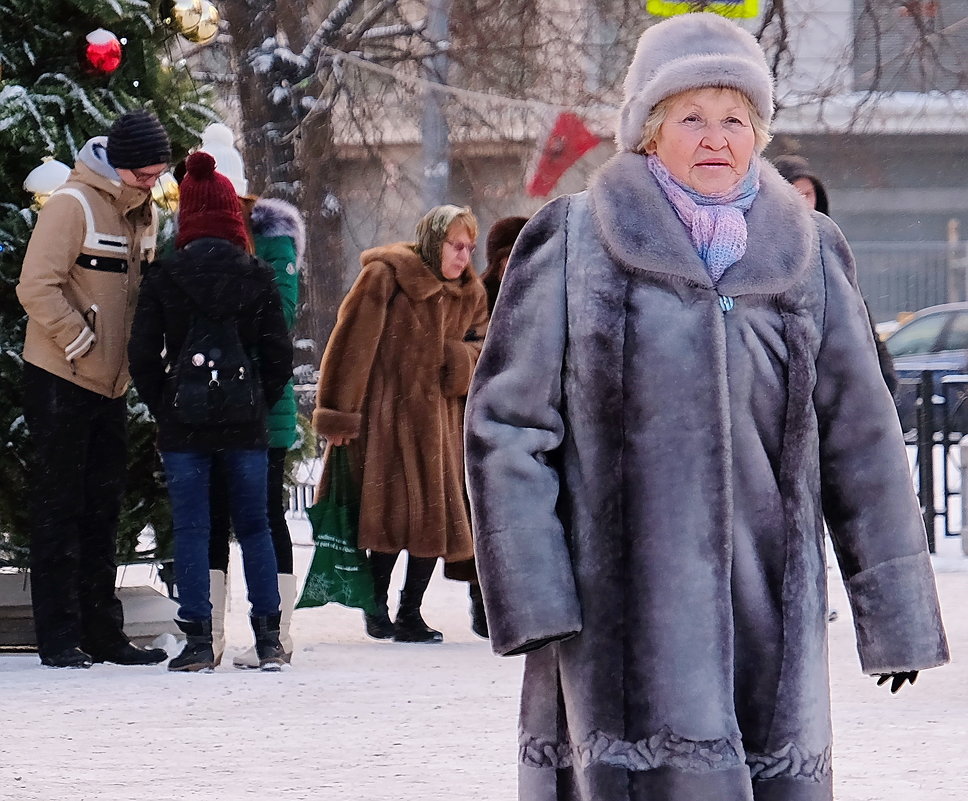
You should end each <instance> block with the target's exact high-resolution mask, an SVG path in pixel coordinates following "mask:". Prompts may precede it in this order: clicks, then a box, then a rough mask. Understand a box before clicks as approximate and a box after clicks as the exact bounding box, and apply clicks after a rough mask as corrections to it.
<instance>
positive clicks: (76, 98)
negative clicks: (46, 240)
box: [0, 0, 217, 565]
mask: <svg viewBox="0 0 968 801" xmlns="http://www.w3.org/2000/svg"><path fill="white" fill-rule="evenodd" d="M193 3H195V4H196V5H197V4H198V0H188V2H187V3H186V0H176V3H175V4H174V5H176V6H177V8H174V7H173V5H171V4H170V5H169V6H168V7H167V8H159V7H158V5H157V3H149V2H144V0H0V18H2V19H3V25H2V27H0V432H2V436H3V439H2V440H0V443H2V446H0V564H8V565H9V564H14V565H24V564H26V554H27V543H28V531H27V524H28V522H29V521H28V508H27V480H28V479H27V474H26V470H25V461H26V458H27V455H28V451H27V449H28V447H29V444H28V440H27V436H26V430H25V427H24V422H23V414H22V410H21V373H22V362H21V356H20V354H21V351H22V348H23V338H24V329H25V326H26V318H25V316H24V312H23V309H22V308H21V306H20V304H19V302H18V301H17V297H16V294H15V287H16V284H17V280H18V277H19V275H20V268H21V263H22V260H23V256H24V251H25V248H26V245H27V241H28V239H29V237H30V231H31V228H32V225H33V223H34V220H35V219H36V212H37V208H38V203H39V202H41V201H42V200H43V198H42V197H37V196H35V195H33V194H32V193H31V192H28V191H26V190H25V189H24V186H23V185H24V180H25V178H26V177H27V176H28V174H30V172H31V171H32V170H33V169H34V168H35V167H37V166H39V165H40V164H41V163H42V161H43V160H44V159H45V158H46V157H51V158H53V159H56V160H57V161H59V162H62V163H63V164H65V165H67V166H73V164H74V159H75V155H76V153H77V151H78V150H80V148H81V147H82V146H83V145H84V143H85V142H86V141H87V140H88V139H89V138H90V137H92V136H99V135H102V134H105V133H106V132H107V130H108V128H109V127H110V125H111V123H112V121H113V120H114V119H115V118H116V117H118V116H119V115H120V114H122V113H123V112H125V111H128V110H130V109H135V108H148V109H151V110H152V111H154V112H155V114H157V115H158V117H159V118H160V119H161V121H162V123H163V124H164V125H165V127H166V129H167V130H168V132H169V135H170V136H171V140H172V149H173V151H174V154H175V158H178V157H180V156H182V155H184V154H185V152H187V150H188V148H189V147H191V146H192V145H195V144H197V142H198V137H199V134H200V132H201V130H202V129H203V128H204V127H205V125H207V124H208V123H209V122H211V121H212V120H213V119H216V117H215V115H214V114H213V113H212V112H211V111H209V109H208V104H207V101H206V97H205V96H203V95H201V94H200V92H199V89H198V87H196V86H195V85H194V83H193V82H192V80H191V79H190V77H189V75H188V73H187V71H186V70H185V69H184V68H183V67H181V68H172V67H171V66H170V65H171V64H172V63H173V62H176V59H175V58H173V57H172V53H173V51H174V49H175V48H176V40H175V33H174V30H175V26H176V23H175V22H173V20H172V17H173V16H179V15H181V14H184V13H186V9H187V12H188V13H191V12H192V8H193ZM179 18H181V17H180V16H179ZM216 22H217V20H216ZM53 166H55V167H56V166H57V165H53ZM128 405H129V412H130V413H129V438H130V445H129V472H128V491H127V494H126V497H125V505H124V510H123V512H122V521H121V531H120V535H119V540H118V555H119V560H120V561H131V560H132V559H134V558H136V555H135V550H136V548H140V550H141V551H142V553H141V554H139V557H140V558H160V557H164V556H165V555H166V553H165V551H166V549H167V548H168V547H169V542H170V520H169V513H168V508H167V499H166V497H165V492H164V487H163V484H162V480H161V479H162V472H161V466H160V463H159V461H158V458H157V456H156V454H155V452H154V447H153V424H152V423H150V421H149V420H148V417H147V411H146V409H145V408H144V406H143V404H140V403H139V402H138V400H137V398H136V397H135V396H133V395H132V396H129V403H128ZM45 480H48V481H51V482H56V481H57V480H58V477H57V476H48V477H45ZM146 526H150V527H151V528H153V529H154V531H155V535H156V537H155V546H154V547H152V546H151V544H150V538H149V539H148V543H149V544H148V550H147V552H144V551H145V545H144V540H143V541H142V544H141V545H139V535H140V534H141V532H142V531H143V530H144V529H145V527H146Z"/></svg>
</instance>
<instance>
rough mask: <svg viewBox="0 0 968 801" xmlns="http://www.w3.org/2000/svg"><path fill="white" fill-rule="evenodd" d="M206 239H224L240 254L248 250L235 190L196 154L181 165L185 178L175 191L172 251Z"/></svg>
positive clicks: (209, 162)
mask: <svg viewBox="0 0 968 801" xmlns="http://www.w3.org/2000/svg"><path fill="white" fill-rule="evenodd" d="M206 237H212V238H215V239H227V240H228V241H229V242H231V243H232V244H233V245H236V246H238V247H240V248H242V250H246V251H249V252H251V250H252V246H251V243H250V241H249V232H248V229H247V228H246V227H245V221H244V220H243V219H242V206H241V204H240V203H239V196H238V195H236V194H235V187H233V186H232V182H231V181H230V180H229V179H228V178H226V177H225V176H224V175H222V174H221V173H218V172H216V171H215V159H214V158H212V157H211V156H210V155H209V154H208V153H206V152H204V151H202V150H198V151H196V152H194V153H192V154H191V155H190V156H189V157H188V159H187V161H186V162H185V177H184V178H182V182H181V184H180V185H179V187H178V234H177V236H176V237H175V247H178V248H183V247H185V245H187V244H188V243H189V242H194V241H195V240H196V239H204V238H206Z"/></svg>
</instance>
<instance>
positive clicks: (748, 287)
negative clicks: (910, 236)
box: [466, 14, 948, 801]
mask: <svg viewBox="0 0 968 801" xmlns="http://www.w3.org/2000/svg"><path fill="white" fill-rule="evenodd" d="M772 113H773V94H772V81H771V78H770V74H769V71H768V69H767V66H766V63H765V58H764V55H763V52H762V51H761V50H760V48H759V46H758V44H757V42H756V41H755V39H754V38H753V37H752V36H750V35H749V34H748V33H746V32H744V31H743V30H742V29H740V28H739V27H737V26H736V25H735V24H733V23H731V22H729V21H727V20H724V19H722V18H720V17H716V16H713V15H709V14H690V15H685V16H682V17H677V18H673V19H671V20H668V21H665V22H662V23H660V24H658V25H655V26H653V27H651V28H650V29H648V30H647V31H646V32H645V33H644V34H643V35H642V38H641V40H640V42H639V46H638V49H637V51H636V54H635V58H634V61H633V63H632V65H631V68H630V70H629V73H628V76H627V78H626V81H625V102H624V105H623V107H622V111H621V117H620V121H619V123H618V130H617V137H616V138H617V142H618V145H619V150H620V152H619V153H618V154H617V155H616V156H615V157H614V158H613V159H612V160H611V161H609V162H608V163H607V164H605V165H604V166H603V168H602V169H601V170H600V171H599V172H598V173H597V175H596V176H595V177H594V178H593V180H592V182H591V184H590V187H589V189H588V190H587V191H586V192H582V193H579V194H577V195H573V196H565V197H561V198H558V199H556V200H554V201H552V202H551V203H549V204H548V205H546V206H545V207H544V209H542V210H541V211H540V212H538V214H537V215H535V216H534V217H533V218H532V220H531V221H530V223H529V224H528V225H527V226H526V227H525V229H524V231H523V232H522V233H521V236H520V237H519V239H518V241H517V243H516V244H515V247H514V251H513V252H512V255H511V262H510V265H509V267H508V271H507V274H506V277H505V280H504V284H503V286H502V290H501V295H500V298H499V299H498V302H497V305H496V308H495V311H494V316H493V321H492V323H491V326H490V331H489V334H488V337H487V340H486V342H485V344H484V349H483V353H482V355H481V358H480V361H479V363H478V367H477V372H476V375H475V378H474V383H473V386H472V390H471V394H470V397H469V400H468V408H467V417H466V443H467V472H468V481H469V487H468V488H469V491H470V494H471V502H472V507H473V517H474V524H475V527H476V528H475V538H476V546H475V547H476V552H477V560H478V561H477V564H478V569H479V572H480V577H481V583H482V586H483V591H484V598H485V601H486V604H487V616H488V620H489V622H490V632H491V641H492V645H493V648H494V650H495V651H496V652H497V653H498V654H507V655H510V654H521V653H527V654H528V656H527V660H526V665H525V674H524V686H523V691H522V695H523V697H522V705H521V721H520V749H519V754H520V764H519V794H520V798H521V799H526V801H563V799H568V800H569V801H573V800H578V799H580V800H581V801H592V799H594V801H751V800H752V799H755V800H756V801H829V800H830V799H831V798H832V781H831V719H830V703H829V680H828V670H827V625H826V618H825V608H826V597H825V596H826V586H825V582H826V578H825V548H824V520H826V521H827V523H828V525H829V529H830V533H831V536H832V537H833V542H834V545H835V549H836V553H837V556H838V560H839V563H840V569H841V572H842V574H843V577H844V580H845V582H846V585H847V591H848V595H849V597H850V604H851V608H852V611H853V617H854V625H855V628H856V634H857V645H858V650H859V653H860V661H861V666H862V669H863V670H864V672H865V673H867V674H870V675H873V676H879V677H880V680H881V681H887V682H890V685H891V687H892V689H895V690H896V689H897V688H898V687H900V686H901V684H903V683H904V681H905V680H912V681H913V679H914V678H915V676H916V675H917V673H916V672H917V671H919V670H921V669H923V668H928V667H932V666H935V665H941V664H943V663H944V662H946V661H947V660H948V649H947V644H946V641H945V635H944V631H943V628H942V624H941V616H940V611H939V607H938V600H937V594H936V591H935V586H934V578H933V574H932V569H931V563H930V560H929V557H928V554H927V552H926V548H925V536H924V529H923V527H922V523H921V517H920V514H919V511H918V507H917V504H916V502H915V499H914V496H913V492H912V488H911V484H910V479H909V474H908V466H907V459H906V456H905V451H904V445H903V442H902V439H901V432H900V429H899V426H898V423H897V415H896V413H895V411H894V405H893V403H892V401H891V397H890V394H889V393H888V391H887V388H886V387H885V385H884V382H883V380H882V379H881V376H880V373H879V371H878V364H877V356H876V353H875V350H874V343H873V341H872V338H871V331H870V326H869V325H868V321H867V316H866V313H865V311H864V305H863V302H862V300H861V297H860V295H859V293H858V290H857V287H856V282H855V274H854V264H853V260H852V257H851V253H850V250H849V249H848V247H847V244H846V242H845V241H844V238H843V236H842V234H841V233H840V231H839V230H838V228H837V226H836V225H835V224H834V223H833V222H831V221H830V220H829V219H828V218H826V217H824V216H822V215H819V214H815V213H813V212H810V211H809V210H808V209H807V208H806V207H805V205H804V204H803V202H802V201H801V200H800V199H799V197H798V196H797V195H796V193H795V190H793V189H792V188H791V187H790V186H789V185H788V184H787V183H786V182H785V181H783V179H782V178H780V176H779V175H778V174H777V173H776V171H775V170H774V169H773V168H772V167H771V166H770V165H769V164H768V163H766V162H765V161H763V160H761V158H760V156H759V154H760V152H761V151H762V149H763V147H764V146H765V144H766V142H767V140H768V138H769V134H768V123H769V120H770V118H771V116H772Z"/></svg>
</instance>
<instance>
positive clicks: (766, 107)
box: [615, 13, 773, 151]
mask: <svg viewBox="0 0 968 801" xmlns="http://www.w3.org/2000/svg"><path fill="white" fill-rule="evenodd" d="M710 86H723V87H728V88H730V89H737V90H738V91H740V92H742V93H743V94H744V95H746V96H747V97H748V98H749V99H750V100H751V101H752V103H753V106H754V107H755V108H756V110H757V111H758V112H759V114H760V116H761V117H763V120H764V121H765V122H769V121H770V120H771V119H772V117H773V77H772V75H771V74H770V69H769V67H767V65H766V56H765V55H764V53H763V50H762V48H761V47H760V45H759V43H758V42H757V41H756V39H755V38H754V37H753V35H752V34H750V33H747V32H746V31H744V30H743V29H742V28H740V27H739V26H738V25H736V23H734V22H730V21H729V20H727V19H724V18H723V17H720V16H718V15H716V14H708V13H696V14H683V15H682V16H678V17H672V18H671V19H667V20H664V21H663V22H660V23H658V24H657V25H653V26H652V27H650V28H648V29H646V30H645V32H644V33H643V34H642V35H641V36H640V37H639V44H638V46H637V47H636V48H635V57H634V58H633V59H632V64H631V65H630V66H629V71H628V74H627V75H626V76H625V101H624V102H623V104H622V111H621V116H620V117H619V123H618V130H617V131H616V132H615V142H616V144H618V147H619V149H620V150H629V151H634V150H635V149H636V148H638V146H639V143H640V142H641V140H642V128H643V126H644V125H645V121H646V119H648V116H649V112H651V111H652V108H653V107H654V106H655V104H656V103H658V102H659V101H660V100H663V99H664V98H667V97H671V96H672V95H675V94H678V93H679V92H685V91H687V90H689V89H702V88H706V87H710Z"/></svg>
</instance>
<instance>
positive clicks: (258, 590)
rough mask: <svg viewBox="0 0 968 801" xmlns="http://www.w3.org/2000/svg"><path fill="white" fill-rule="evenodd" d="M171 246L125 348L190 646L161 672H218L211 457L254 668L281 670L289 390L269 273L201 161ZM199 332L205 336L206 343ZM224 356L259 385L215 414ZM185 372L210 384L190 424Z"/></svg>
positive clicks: (286, 341)
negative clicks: (278, 501)
mask: <svg viewBox="0 0 968 801" xmlns="http://www.w3.org/2000/svg"><path fill="white" fill-rule="evenodd" d="M175 244H176V248H177V250H176V251H175V253H173V254H172V255H171V256H169V257H167V258H165V259H162V260H161V261H159V262H156V263H155V264H153V265H152V266H151V268H150V269H149V271H148V273H147V275H146V276H145V278H144V281H143V283H142V289H141V296H140V298H139V302H138V309H137V313H136V314H135V319H134V326H133V329H132V333H131V342H130V346H129V360H130V362H131V376H132V379H133V380H134V384H135V386H136V387H137V389H138V394H139V395H140V396H141V398H142V399H143V400H144V401H145V403H146V404H147V405H148V408H149V409H150V410H151V413H152V414H153V415H154V417H155V420H156V421H157V422H158V449H159V451H160V452H161V456H162V461H163V462H164V465H165V475H166V478H167V481H168V493H169V496H170V498H171V506H172V521H173V524H174V533H175V580H176V584H177V585H178V600H179V609H178V617H177V619H176V621H175V622H176V624H177V625H178V627H179V628H180V629H181V630H182V631H184V632H185V634H186V635H187V638H188V639H187V643H186V645H185V648H184V650H183V651H182V653H181V654H179V656H177V657H175V658H174V659H172V660H171V662H170V663H169V665H168V669H169V670H177V671H196V670H206V669H211V668H213V667H214V666H215V664H216V658H215V655H214V653H213V650H212V605H211V602H210V597H209V565H208V540H209V531H210V512H209V483H210V477H211V468H212V463H213V460H215V459H216V458H218V459H219V461H220V462H221V464H222V465H224V467H225V471H226V473H227V475H228V479H229V482H230V484H231V494H232V498H231V500H232V519H233V523H234V525H235V532H236V537H237V538H238V541H239V544H240V545H241V547H242V560H243V566H244V569H245V578H246V585H247V587H248V592H249V601H250V603H251V604H252V611H251V622H252V628H253V631H254V632H255V637H256V650H257V652H258V656H259V662H260V666H261V667H262V669H263V670H279V669H280V668H281V666H282V665H283V658H282V657H283V653H282V647H281V645H280V643H279V590H278V586H277V582H276V559H275V553H274V551H273V548H272V541H271V538H270V536H269V522H268V517H267V514H266V465H267V455H266V453H267V447H268V435H267V432H266V409H268V408H269V407H270V406H271V405H272V404H273V403H275V402H276V401H277V400H278V399H279V397H280V396H281V394H282V390H283V387H284V386H285V384H286V382H287V381H288V380H289V377H290V375H291V371H292V368H291V365H292V344H291V342H290V338H289V334H288V332H287V329H286V322H285V319H284V317H283V313H282V308H281V304H280V301H279V293H278V290H277V289H276V288H275V285H274V278H273V274H272V271H271V270H270V269H269V268H268V267H267V266H266V265H265V264H264V263H263V262H261V261H260V260H258V259H257V258H255V257H254V256H252V255H251V249H252V248H251V243H250V240H249V234H248V230H247V228H246V226H245V223H244V221H243V219H242V210H241V207H240V205H239V199H238V197H237V196H236V194H235V189H234V188H233V187H232V184H231V182H230V181H229V179H228V178H226V177H225V176H223V175H221V174H219V173H217V172H216V171H215V160H214V159H213V158H212V156H210V155H209V154H208V153H204V152H196V153H193V154H192V155H191V156H189V158H188V162H187V174H186V175H185V178H184V179H183V180H182V183H181V186H180V199H179V210H178V235H177V237H176V240H175ZM200 331H205V332H206V336H211V339H210V340H209V341H208V342H207V343H205V337H202V336H201V335H200V333H199V332H200ZM239 344H240V346H239ZM233 347H235V350H236V351H242V352H244V354H245V358H244V361H245V362H248V363H249V365H250V369H249V371H248V374H249V375H250V376H251V375H252V374H253V373H254V374H255V375H256V376H257V379H258V381H253V380H252V379H248V383H249V386H250V387H254V391H253V393H252V401H251V403H242V402H240V401H237V400H231V401H228V402H226V403H225V404H223V405H222V406H216V405H214V404H213V402H212V398H213V394H212V393H216V397H221V398H223V399H224V398H231V397H232V395H230V390H229V387H230V386H231V385H233V384H234V385H236V386H238V385H239V383H244V382H245V379H244V377H243V376H244V374H245V371H244V368H239V367H235V366H233V367H232V369H231V371H230V370H229V368H228V366H226V365H225V364H224V363H223V362H220V359H225V358H227V354H228V353H230V352H231V351H232V350H233ZM195 351H197V352H195ZM220 365H221V366H222V369H221V374H220ZM195 367H197V368H198V369H200V370H202V371H203V372H204V373H205V374H206V376H205V377H206V379H208V376H209V375H210V377H211V380H206V381H205V382H203V385H205V386H207V391H206V394H205V396H204V397H205V401H204V402H203V404H202V407H203V411H201V412H197V413H196V412H194V411H192V412H191V413H190V411H189V406H188V404H187V403H186V402H185V401H184V398H185V396H186V392H185V391H184V390H185V387H186V385H187V384H186V382H188V381H189V380H190V379H189V378H188V376H189V375H190V374H191V372H192V370H193V368H195ZM235 382H239V383H235ZM213 410H214V411H213Z"/></svg>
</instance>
